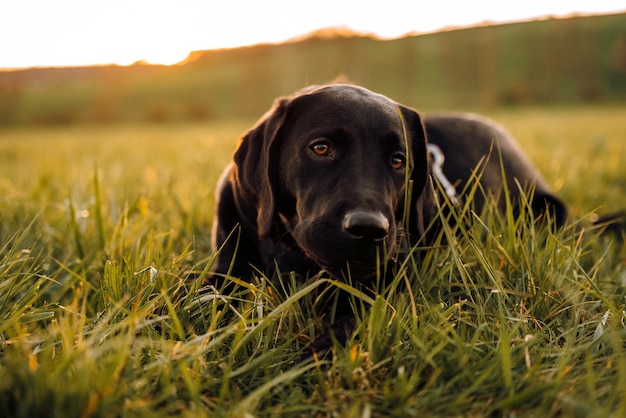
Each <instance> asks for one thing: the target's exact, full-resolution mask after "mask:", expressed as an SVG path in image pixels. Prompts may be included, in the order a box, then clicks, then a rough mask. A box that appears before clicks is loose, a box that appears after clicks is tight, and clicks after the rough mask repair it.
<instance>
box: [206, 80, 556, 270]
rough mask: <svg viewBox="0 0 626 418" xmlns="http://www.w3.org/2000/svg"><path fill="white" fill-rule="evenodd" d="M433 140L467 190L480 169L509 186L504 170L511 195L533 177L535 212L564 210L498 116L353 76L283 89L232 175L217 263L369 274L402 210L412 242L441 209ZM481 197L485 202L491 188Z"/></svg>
mask: <svg viewBox="0 0 626 418" xmlns="http://www.w3.org/2000/svg"><path fill="white" fill-rule="evenodd" d="M427 138H428V139H427ZM427 143H431V144H435V145H436V146H437V147H439V149H440V150H441V151H442V152H443V155H445V164H444V165H443V171H444V173H445V177H446V178H447V179H449V180H450V182H452V183H454V184H455V186H456V187H457V189H458V190H463V189H464V186H465V184H467V183H468V181H470V179H471V178H472V173H474V172H475V171H478V172H480V177H479V179H480V180H479V182H480V186H481V188H482V189H483V190H484V191H485V192H486V193H488V194H494V195H495V196H496V197H500V196H501V195H502V190H503V182H504V180H503V176H502V171H503V170H504V172H505V178H506V183H507V186H508V190H509V192H510V194H511V195H512V197H513V199H517V198H518V197H519V194H520V193H521V191H520V185H521V186H522V189H526V190H528V189H530V188H532V189H533V190H534V194H533V196H534V197H533V202H532V207H533V210H534V211H535V214H536V215H539V214H541V213H544V212H545V211H546V208H549V209H550V213H551V214H552V218H553V221H554V223H555V224H556V225H560V224H562V223H563V222H564V221H565V218H566V208H565V206H564V204H563V203H562V202H561V201H560V200H559V199H558V197H556V196H555V195H554V194H553V193H552V192H551V191H550V189H549V187H548V186H547V183H546V182H545V181H544V180H543V178H542V177H541V175H540V174H539V173H538V172H537V170H536V169H534V168H533V166H532V165H531V164H530V163H529V162H528V160H527V159H526V158H525V157H524V155H523V154H522V153H521V151H520V150H519V148H518V146H517V144H516V143H515V141H514V139H513V138H512V137H511V135H509V134H508V133H507V132H506V131H504V130H503V129H502V128H501V127H499V126H497V125H496V124H494V123H493V122H491V121H489V120H487V119H484V118H480V117H477V116H472V115H464V114H463V115H459V114H443V115H433V116H427V117H425V118H423V117H422V116H421V115H419V114H418V113H417V112H415V111H414V110H412V109H409V108H407V107H405V106H402V105H400V104H397V103H395V102H393V101H392V100H390V99H388V98H386V97H384V96H382V95H379V94H375V93H372V92H370V91H369V90H366V89H364V88H361V87H357V86H353V85H346V84H332V85H327V86H320V87H310V88H308V89H305V90H302V91H300V92H298V93H296V94H295V95H293V96H292V97H288V98H283V99H281V100H279V101H278V102H277V103H276V105H275V106H274V108H273V109H272V110H270V111H269V112H268V113H267V114H266V115H265V116H264V117H263V118H261V120H260V121H259V122H258V123H257V125H256V126H255V127H254V128H252V129H251V130H250V131H249V132H248V133H247V134H246V135H245V136H244V138H243V139H242V140H241V143H240V144H239V147H238V149H237V151H236V152H235V155H234V161H233V163H232V164H231V165H229V166H228V167H227V168H226V170H225V172H224V174H223V175H222V177H221V179H220V182H219V184H218V191H217V197H218V200H217V202H216V214H215V220H214V229H213V244H214V247H215V249H217V250H219V251H220V252H219V255H218V257H217V260H216V262H215V264H214V266H213V269H212V270H213V272H214V273H217V274H218V275H231V276H234V277H240V278H243V279H249V278H250V277H251V276H252V275H253V274H254V272H255V270H259V271H263V272H266V273H271V272H273V271H274V270H275V269H276V268H278V269H279V270H280V271H281V272H283V273H285V272H291V271H294V272H296V273H298V274H302V275H310V274H314V273H316V272H318V271H319V270H320V269H324V270H326V271H327V272H328V273H329V274H330V275H332V276H333V277H335V278H338V279H341V278H342V277H344V276H345V275H347V274H350V276H351V277H352V278H353V279H356V280H358V281H367V280H368V279H370V278H371V277H373V276H374V275H375V274H376V269H377V266H380V263H381V262H382V261H384V260H383V259H384V258H385V257H392V255H393V254H394V252H395V251H396V249H397V247H398V244H397V242H398V240H397V237H398V235H400V234H399V232H400V231H401V230H404V229H403V228H402V226H401V225H400V224H401V223H402V222H403V220H404V221H405V223H404V225H405V226H406V228H405V229H406V231H407V232H408V236H409V237H410V238H409V239H410V241H411V243H413V244H414V243H417V242H420V240H423V238H424V231H425V229H426V227H427V226H428V225H429V224H430V223H431V222H432V221H433V220H434V218H435V217H436V211H437V205H436V201H437V196H436V190H435V189H436V187H433V180H432V178H431V167H430V159H429V157H428V152H427ZM407 185H411V191H410V193H409V192H408V190H407ZM409 196H410V197H409ZM473 196H474V203H475V204H476V206H477V207H478V208H480V206H481V205H482V204H483V202H484V195H483V194H481V193H476V194H474V195H473ZM461 197H463V196H461ZM502 199H503V196H502ZM501 201H502V205H504V200H501ZM407 208H408V210H405V209H407ZM407 214H408V215H409V219H408V222H406V219H404V218H406V215H407ZM405 235H406V234H405Z"/></svg>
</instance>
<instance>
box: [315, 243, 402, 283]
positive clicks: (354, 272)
mask: <svg viewBox="0 0 626 418" xmlns="http://www.w3.org/2000/svg"><path fill="white" fill-rule="evenodd" d="M391 241H392V243H391V244H390V243H387V240H377V241H370V242H369V243H368V245H363V243H360V245H353V246H349V247H348V248H345V246H344V245H345V243H344V245H342V246H337V247H335V248H332V249H331V251H330V252H329V251H325V254H324V255H321V254H320V253H319V252H317V251H314V250H311V249H306V248H303V250H305V253H306V254H307V256H308V257H309V258H311V259H312V260H313V261H314V262H315V263H316V264H317V265H319V266H320V267H321V268H322V269H324V270H325V271H327V272H328V273H330V274H331V275H332V276H333V277H334V278H336V279H338V280H343V281H356V282H367V281H370V280H372V279H375V278H376V277H378V276H380V275H383V272H384V271H385V264H386V263H387V261H388V260H389V259H391V258H392V256H391V255H392V253H393V252H394V251H395V249H396V248H397V246H396V244H395V242H393V240H391ZM331 246H332V244H331ZM329 253H330V254H331V255H336V256H337V257H330V256H328V254H329Z"/></svg>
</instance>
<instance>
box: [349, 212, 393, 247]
mask: <svg viewBox="0 0 626 418" xmlns="http://www.w3.org/2000/svg"><path fill="white" fill-rule="evenodd" d="M343 229H344V231H346V232H347V233H348V234H350V235H352V236H353V237H354V238H358V239H361V238H367V239H372V240H381V239H383V238H385V237H386V236H387V234H388V233H389V219H387V217H386V216H385V215H383V214H382V213H381V212H370V211H364V210H353V211H350V212H348V213H346V215H345V216H344V217H343Z"/></svg>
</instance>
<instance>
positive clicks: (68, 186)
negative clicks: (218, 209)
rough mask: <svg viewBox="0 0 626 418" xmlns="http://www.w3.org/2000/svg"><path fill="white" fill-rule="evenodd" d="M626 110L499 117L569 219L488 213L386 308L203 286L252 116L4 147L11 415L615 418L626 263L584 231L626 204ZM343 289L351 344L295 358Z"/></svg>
mask: <svg viewBox="0 0 626 418" xmlns="http://www.w3.org/2000/svg"><path fill="white" fill-rule="evenodd" d="M623 110H624V109H571V110H567V111H566V110H563V109H556V110H554V109H553V110H550V109H527V110H523V111H508V112H498V113H497V116H498V119H499V120H502V121H504V122H505V124H506V125H507V126H508V127H510V128H511V130H512V131H513V132H514V133H515V134H516V135H517V136H518V137H519V138H520V140H521V141H522V143H523V145H524V147H525V148H526V150H527V151H528V153H529V154H530V155H531V156H532V159H533V160H534V161H536V162H537V164H538V165H539V166H540V167H541V169H542V171H544V172H545V173H546V177H547V178H548V180H549V182H550V183H551V184H553V185H555V187H556V188H557V189H559V191H560V192H561V194H562V195H563V196H564V198H565V200H566V201H568V202H569V203H570V204H571V205H572V212H573V213H574V215H575V218H574V219H573V223H572V224H571V225H570V226H568V227H567V228H565V229H563V230H561V231H558V232H557V233H552V232H550V231H548V230H545V229H542V228H539V227H537V228H536V227H535V226H534V225H532V224H531V223H527V222H522V221H521V220H519V219H518V220H516V219H513V218H512V217H511V216H499V215H497V216H494V214H489V213H487V214H485V215H484V216H483V217H481V218H480V219H478V218H475V222H473V223H472V224H471V225H469V226H467V227H463V228H461V229H459V230H455V231H452V230H449V231H445V239H446V240H447V242H449V243H450V244H449V245H443V244H442V245H436V246H435V247H434V248H432V249H431V250H429V251H427V252H423V253H422V252H420V255H421V257H420V260H419V261H418V260H417V258H411V259H410V262H411V263H412V264H413V267H414V269H415V272H414V273H411V274H408V273H406V274H403V273H400V274H398V276H397V277H396V280H395V281H394V282H393V283H391V284H390V286H389V287H388V288H385V289H381V290H380V291H379V292H378V293H377V294H376V296H372V295H364V294H362V293H360V292H359V291H358V290H356V289H351V288H350V287H349V286H348V285H346V284H343V283H337V282H334V281H332V280H330V279H328V278H326V277H324V276H323V275H320V276H318V277H315V278H312V279H311V280H309V281H308V282H306V283H299V282H296V281H295V279H294V278H291V277H289V276H287V277H286V278H284V279H283V280H282V281H281V282H270V281H268V280H265V279H263V278H260V279H259V280H258V282H257V283H253V284H248V283H239V284H238V286H237V288H236V289H235V291H233V292H232V293H231V294H228V295H223V294H219V293H208V294H203V295H198V294H197V293H196V292H195V291H196V290H197V287H198V286H199V282H200V280H201V279H202V276H203V275H204V274H205V273H206V271H207V269H208V268H209V266H210V264H211V262H212V258H213V250H212V249H211V248H210V244H209V231H210V222H211V218H212V201H213V187H214V184H215V180H216V178H217V176H218V175H219V173H220V171H221V168H222V167H223V166H224V164H225V163H226V161H227V160H228V158H229V156H230V154H231V152H232V150H233V148H234V145H235V141H234V138H236V136H237V135H238V134H239V133H241V132H242V131H243V130H244V129H245V128H247V127H248V126H249V125H250V124H249V121H244V122H236V123H235V122H233V123H226V122H224V123H219V124H217V123H215V124H212V125H208V126H207V125H200V124H197V125H194V124H185V125H145V126H142V125H122V126H101V127H87V126H84V127H80V126H76V127H71V128H62V129H61V128H59V129H54V130H35V129H20V130H17V129H16V130H4V131H1V132H0V136H1V137H2V141H0V414H1V415H3V416H7V417H9V416H10V417H31V416H76V417H88V416H125V417H126V416H128V417H134V416H150V417H153V416H157V417H158V416H194V417H195V416H242V417H243V416H348V417H350V416H355V417H356V416H359V417H361V416H364V417H367V416H373V417H377V416H489V415H493V416H542V417H546V416H588V415H594V416H623V415H624V414H625V413H626V398H624V396H623V394H624V391H626V347H625V345H624V339H625V337H626V329H625V327H624V321H625V320H626V317H625V313H624V309H625V307H624V305H625V301H626V300H625V298H626V250H625V248H624V246H623V244H622V240H621V239H620V238H619V237H617V236H599V235H598V234H597V232H596V231H594V230H592V229H591V228H590V227H589V217H590V214H591V212H592V211H593V210H594V209H595V208H597V207H600V206H602V211H605V212H606V211H611V210H617V209H619V208H620V206H619V205H620V204H622V205H623V203H622V202H624V201H626V200H625V199H624V187H623V184H624V183H623V182H624V179H626V173H625V172H624V168H623V166H622V164H621V161H623V159H624V156H625V155H626V153H625V152H624V145H623V143H622V141H623V138H624V137H625V136H626V125H625V124H626V122H624V120H623V118H619V117H617V116H616V115H618V114H622V115H623ZM572 115H574V117H572ZM537 144H539V145H541V148H538V147H535V145H537ZM564 144H567V147H564V146H563V145H564ZM589 156H591V157H592V158H591V160H590V159H589ZM339 288H342V289H347V290H349V292H350V295H351V296H350V303H351V307H352V309H353V310H354V312H355V316H356V329H355V331H354V332H353V333H352V334H351V335H350V338H349V339H348V341H347V342H346V343H345V344H340V343H334V344H333V347H332V350H331V353H330V355H329V356H327V357H322V356H320V357H315V356H314V357H310V358H308V359H305V360H304V361H298V360H300V358H301V355H302V354H303V353H304V352H305V350H306V347H307V346H308V345H309V344H310V342H311V341H312V339H313V338H314V337H315V336H316V335H318V334H319V332H320V331H321V328H320V327H321V326H322V324H323V321H322V320H321V319H320V315H322V313H323V312H325V306H326V304H327V303H329V302H328V301H332V300H333V299H332V293H333V292H334V291H335V290H336V289H339ZM400 289H402V290H400Z"/></svg>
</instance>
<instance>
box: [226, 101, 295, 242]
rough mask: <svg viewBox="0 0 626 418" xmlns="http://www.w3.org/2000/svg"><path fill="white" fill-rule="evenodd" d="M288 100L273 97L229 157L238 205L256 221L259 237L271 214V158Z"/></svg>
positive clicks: (273, 178) (265, 230) (266, 228)
mask: <svg viewBox="0 0 626 418" xmlns="http://www.w3.org/2000/svg"><path fill="white" fill-rule="evenodd" d="M288 102H289V99H286V98H283V99H279V100H277V102H276V103H275V105H274V107H273V108H272V109H271V110H270V111H268V112H267V113H266V114H265V115H264V116H263V117H262V118H261V119H260V120H259V121H258V122H257V124H256V125H255V126H254V127H253V128H252V129H250V130H249V131H248V132H247V133H246V134H245V135H244V137H243V138H242V139H241V142H240V143H239V146H238V147H237V150H236V151H235V155H234V157H233V159H234V162H235V169H234V181H235V182H236V189H237V192H236V194H237V196H236V199H237V200H239V202H238V206H239V207H240V208H243V210H244V212H246V215H247V216H246V217H247V218H248V219H249V221H250V222H256V227H257V229H258V234H259V237H261V238H263V237H266V236H267V235H268V234H269V232H270V230H271V228H272V224H273V222H274V217H275V210H276V209H275V208H276V202H275V196H276V184H277V183H276V182H277V174H276V166H277V164H276V162H275V160H276V159H277V156H278V152H277V151H276V150H275V149H276V146H277V142H278V138H279V136H280V131H281V128H282V126H283V123H284V121H285V114H286V108H287V104H288ZM255 215H256V219H255V218H254V217H255Z"/></svg>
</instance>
